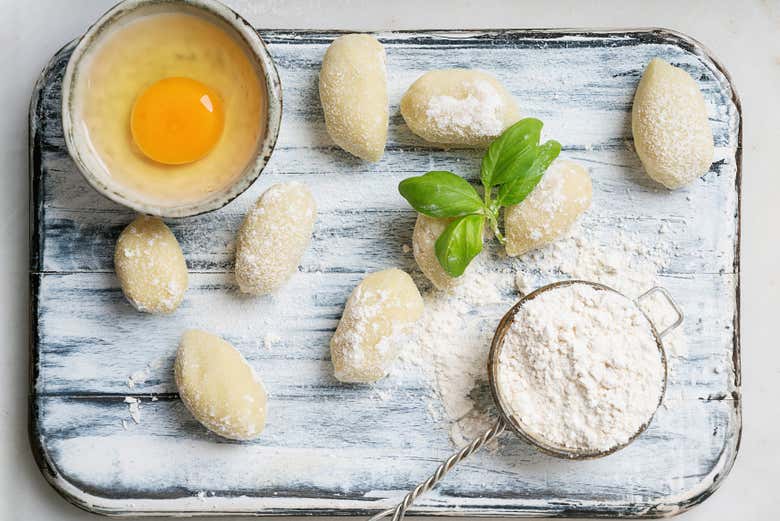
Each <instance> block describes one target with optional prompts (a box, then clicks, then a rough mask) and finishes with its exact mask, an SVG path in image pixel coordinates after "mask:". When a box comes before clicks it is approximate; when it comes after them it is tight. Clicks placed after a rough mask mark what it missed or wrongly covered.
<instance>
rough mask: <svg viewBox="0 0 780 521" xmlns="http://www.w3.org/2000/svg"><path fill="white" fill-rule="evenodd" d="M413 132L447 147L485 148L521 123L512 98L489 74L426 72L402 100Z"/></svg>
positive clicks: (456, 71)
mask: <svg viewBox="0 0 780 521" xmlns="http://www.w3.org/2000/svg"><path fill="white" fill-rule="evenodd" d="M401 115H403V117H404V121H406V124H407V126H408V127H409V129H410V130H411V131H412V132H414V133H415V134H417V135H418V136H420V137H421V138H423V139H425V140H426V141H428V142H430V143H434V144H437V145H442V146H469V147H486V146H487V145H489V144H490V142H491V141H492V140H493V139H495V138H496V137H497V136H499V135H500V134H501V133H502V132H503V131H504V130H506V128H507V127H509V126H510V125H512V124H513V123H515V122H517V120H519V119H520V111H519V109H518V108H517V103H516V102H515V100H514V98H512V95H511V94H509V92H508V91H507V90H506V89H505V88H504V86H503V85H501V83H499V81H498V80H497V79H495V78H494V77H493V76H491V75H490V74H488V73H486V72H482V71H478V70H468V69H445V70H435V71H430V72H426V73H425V74H423V75H422V76H421V77H420V78H418V79H417V81H415V82H414V83H413V84H412V86H411V87H409V90H407V91H406V93H405V94H404V95H403V98H401Z"/></svg>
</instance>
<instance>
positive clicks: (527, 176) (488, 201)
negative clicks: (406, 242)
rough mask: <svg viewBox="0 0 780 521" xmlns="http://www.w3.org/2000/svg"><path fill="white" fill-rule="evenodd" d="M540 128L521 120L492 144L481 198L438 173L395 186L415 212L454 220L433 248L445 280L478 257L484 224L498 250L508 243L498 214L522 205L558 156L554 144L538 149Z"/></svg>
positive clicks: (483, 173)
mask: <svg viewBox="0 0 780 521" xmlns="http://www.w3.org/2000/svg"><path fill="white" fill-rule="evenodd" d="M542 126H543V123H542V122H541V121H539V120H538V119H535V118H525V119H521V120H520V121H518V122H517V123H515V124H514V125H512V126H511V127H509V128H508V129H506V130H505V131H504V133H503V134H501V135H500V136H499V137H498V138H497V139H495V140H494V141H493V142H492V143H491V144H490V146H489V147H488V150H487V152H486V153H485V156H484V157H483V158H482V165H481V168H480V180H481V182H482V188H483V197H480V196H479V193H478V192H477V190H476V189H475V188H474V187H473V186H472V185H471V184H470V183H469V182H468V181H466V180H465V179H463V178H462V177H460V176H458V175H456V174H453V173H452V172H446V171H440V170H435V171H432V172H428V173H427V174H424V175H421V176H417V177H410V178H408V179H404V180H403V181H401V183H400V184H399V185H398V191H399V192H401V195H402V196H403V197H404V198H405V199H406V200H407V201H409V204H410V205H412V207H413V208H414V209H415V210H417V211H418V212H420V213H422V214H425V215H429V216H431V217H444V218H455V219H454V220H453V221H452V222H450V223H449V224H448V225H447V227H446V228H445V229H444V231H443V232H442V234H441V235H440V236H439V238H438V239H437V240H436V246H435V249H436V258H437V259H439V263H440V264H441V266H442V268H444V271H446V272H447V273H448V274H449V275H451V276H453V277H459V276H461V275H462V274H463V272H464V271H465V270H466V267H467V266H468V265H469V263H470V262H471V260H472V259H473V258H474V257H476V256H477V255H478V254H479V252H480V251H482V232H483V230H484V227H485V223H489V224H490V227H491V229H492V230H493V234H494V235H495V236H496V238H497V239H498V240H499V242H501V244H504V243H505V242H506V240H505V239H504V235H503V234H502V233H501V230H500V228H499V226H498V216H499V211H500V209H501V208H502V207H505V206H512V205H515V204H518V203H520V202H521V201H522V200H523V199H525V198H526V197H527V196H528V194H530V193H531V191H532V190H533V189H534V187H536V185H537V184H538V183H539V181H540V180H541V179H542V176H543V175H544V172H545V171H546V170H547V168H548V167H549V166H550V164H551V163H552V162H553V161H554V160H555V158H556V157H558V154H559V153H560V151H561V144H560V143H558V142H557V141H553V140H550V141H547V142H545V143H543V144H541V145H540V144H539V139H540V136H541V132H542ZM496 189H497V194H496V197H493V192H494V190H496Z"/></svg>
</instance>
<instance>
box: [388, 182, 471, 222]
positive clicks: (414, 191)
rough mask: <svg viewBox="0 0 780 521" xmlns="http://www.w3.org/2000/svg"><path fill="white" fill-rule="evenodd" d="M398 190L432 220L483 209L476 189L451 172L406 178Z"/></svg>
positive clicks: (458, 215)
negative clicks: (432, 218)
mask: <svg viewBox="0 0 780 521" xmlns="http://www.w3.org/2000/svg"><path fill="white" fill-rule="evenodd" d="M398 191H399V192H401V195H402V196H403V197H404V199H406V200H407V201H409V204H411V205H412V208H414V209H415V210H417V211H418V212H420V213H422V214H425V215H430V216H431V217H460V216H462V215H468V214H471V213H476V212H480V211H482V209H483V203H482V199H481V198H480V197H479V194H478V193H477V191H476V190H475V189H474V187H473V186H471V184H469V182H468V181H466V180H465V179H463V178H462V177H460V176H458V175H455V174H453V173H452V172H444V171H433V172H428V173H427V174H425V175H421V176H417V177H410V178H408V179H404V180H403V181H401V183H400V184H399V185H398Z"/></svg>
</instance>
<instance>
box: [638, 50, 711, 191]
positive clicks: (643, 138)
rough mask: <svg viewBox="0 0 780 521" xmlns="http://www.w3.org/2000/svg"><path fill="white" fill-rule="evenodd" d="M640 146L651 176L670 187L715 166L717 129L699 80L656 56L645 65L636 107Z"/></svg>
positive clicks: (677, 185) (643, 164) (645, 166)
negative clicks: (715, 136)
mask: <svg viewBox="0 0 780 521" xmlns="http://www.w3.org/2000/svg"><path fill="white" fill-rule="evenodd" d="M631 129H632V131H633V134H634V147H635V148H636V152H637V154H638V155H639V159H640V160H641V161H642V166H644V168H645V171H646V172H647V175H649V176H650V177H652V178H653V179H655V180H656V181H658V182H659V183H661V184H662V185H664V186H666V187H667V188H669V189H675V188H679V187H681V186H684V185H687V184H688V183H690V182H691V181H693V180H694V179H696V178H697V177H700V176H702V175H704V174H706V173H707V171H709V169H710V165H711V164H712V158H713V155H714V150H715V148H714V144H713V140H712V128H711V127H710V123H709V120H708V119H707V106H706V104H705V103H704V96H702V93H701V91H700V90H699V87H698V86H697V85H696V81H695V80H694V79H693V78H691V76H690V75H689V74H688V73H687V72H685V71H684V70H682V69H678V68H677V67H674V66H672V65H669V64H668V63H666V62H665V61H663V60H661V59H659V58H654V59H653V60H651V61H650V64H649V65H648V66H647V69H645V72H644V74H643V75H642V79H641V80H640V81H639V86H638V87H637V89H636V94H635V95H634V106H633V108H632V111H631Z"/></svg>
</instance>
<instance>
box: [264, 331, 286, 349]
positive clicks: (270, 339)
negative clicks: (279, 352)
mask: <svg viewBox="0 0 780 521" xmlns="http://www.w3.org/2000/svg"><path fill="white" fill-rule="evenodd" d="M281 341H282V337H280V336H279V335H277V334H276V333H266V334H265V336H264V337H263V348H265V349H266V350H267V351H270V350H271V349H273V347H274V345H276V344H278V343H279V342H281Z"/></svg>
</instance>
